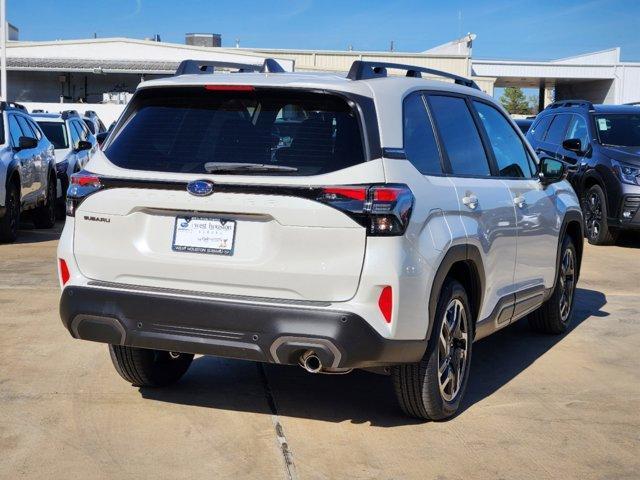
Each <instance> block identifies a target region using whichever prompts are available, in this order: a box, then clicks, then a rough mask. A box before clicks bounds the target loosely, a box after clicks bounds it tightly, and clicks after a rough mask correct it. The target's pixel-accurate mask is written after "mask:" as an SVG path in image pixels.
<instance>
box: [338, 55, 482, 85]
mask: <svg viewBox="0 0 640 480" xmlns="http://www.w3.org/2000/svg"><path fill="white" fill-rule="evenodd" d="M387 68H393V69H397V70H406V71H407V73H406V76H407V77H414V78H422V73H428V74H430V75H434V76H436V77H444V78H449V79H451V80H453V81H454V82H455V83H457V84H458V85H464V86H465V87H471V88H475V89H476V90H480V87H478V84H477V83H476V82H474V81H473V80H470V79H468V78H464V77H461V76H459V75H454V74H453V73H449V72H443V71H442V70H434V69H433V68H427V67H416V66H415V65H404V64H401V63H387V62H370V61H364V60H356V61H355V62H353V63H352V64H351V68H350V69H349V73H348V74H347V78H348V79H349V80H368V79H370V78H380V77H386V76H387Z"/></svg>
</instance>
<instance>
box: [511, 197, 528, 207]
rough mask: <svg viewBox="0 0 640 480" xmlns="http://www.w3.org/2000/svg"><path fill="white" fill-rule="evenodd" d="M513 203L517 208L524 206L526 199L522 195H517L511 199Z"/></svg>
mask: <svg viewBox="0 0 640 480" xmlns="http://www.w3.org/2000/svg"><path fill="white" fill-rule="evenodd" d="M513 203H515V205H516V207H518V208H524V207H525V206H526V205H527V200H526V199H525V198H524V197H523V196H521V195H518V196H517V197H515V198H514V199H513Z"/></svg>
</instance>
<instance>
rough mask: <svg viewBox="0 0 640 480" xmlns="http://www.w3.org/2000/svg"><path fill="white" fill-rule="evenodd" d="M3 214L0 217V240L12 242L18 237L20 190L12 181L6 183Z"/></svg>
mask: <svg viewBox="0 0 640 480" xmlns="http://www.w3.org/2000/svg"><path fill="white" fill-rule="evenodd" d="M6 195H7V196H6V198H5V203H4V205H5V214H4V217H2V218H0V242H2V243H13V242H15V241H16V238H18V227H19V226H20V190H19V189H18V187H17V186H16V185H15V184H14V183H13V182H11V183H9V185H7V194H6Z"/></svg>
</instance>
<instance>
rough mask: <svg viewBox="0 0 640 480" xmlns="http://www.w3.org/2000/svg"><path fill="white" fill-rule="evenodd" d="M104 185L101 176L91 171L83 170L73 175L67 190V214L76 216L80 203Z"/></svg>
mask: <svg viewBox="0 0 640 480" xmlns="http://www.w3.org/2000/svg"><path fill="white" fill-rule="evenodd" d="M102 187H103V184H102V182H101V181H100V177H99V176H97V175H94V174H92V173H89V172H85V171H81V172H78V173H74V174H73V175H71V179H70V181H69V189H68V190H67V202H66V212H67V216H69V217H74V216H75V214H76V210H77V208H78V205H80V203H82V201H83V200H84V199H85V198H87V197H88V196H89V195H91V194H92V193H95V192H97V191H98V190H100V189H101V188H102Z"/></svg>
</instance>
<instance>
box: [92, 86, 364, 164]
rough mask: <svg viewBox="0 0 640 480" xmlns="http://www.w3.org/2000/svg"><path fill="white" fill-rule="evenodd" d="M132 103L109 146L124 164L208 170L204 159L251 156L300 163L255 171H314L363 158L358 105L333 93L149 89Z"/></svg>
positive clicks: (241, 160) (249, 159) (247, 159)
mask: <svg viewBox="0 0 640 480" xmlns="http://www.w3.org/2000/svg"><path fill="white" fill-rule="evenodd" d="M285 106H287V108H286V109H285V108H284V107H285ZM129 108H130V111H133V112H134V113H133V116H132V117H131V118H128V119H127V123H126V125H125V126H124V127H123V128H122V129H121V130H120V131H119V132H118V134H117V136H116V137H114V138H113V140H110V142H109V144H108V146H107V148H106V150H105V154H106V155H107V157H108V158H109V159H110V160H111V161H112V162H113V163H115V164H116V165H118V166H120V167H124V168H132V169H137V170H154V171H166V172H196V173H204V172H206V171H207V167H205V164H207V163H209V164H210V165H209V166H208V168H215V167H216V164H217V165H218V166H219V167H222V166H223V165H220V164H231V165H232V166H233V165H234V164H246V163H253V164H265V165H268V166H275V167H278V166H280V167H289V168H294V169H297V170H295V171H278V172H273V171H271V172H264V171H263V172H256V171H255V170H253V171H251V172H250V174H252V175H253V174H260V173H262V174H269V175H274V174H276V175H317V174H322V173H327V172H332V171H335V170H340V169H343V168H346V167H350V166H353V165H356V164H358V163H361V162H363V161H364V149H363V146H362V137H361V132H360V125H359V122H358V118H357V116H356V113H355V111H354V110H353V108H352V107H351V106H349V104H347V102H346V101H345V100H343V99H342V98H340V97H338V96H335V95H331V94H323V93H312V92H299V91H292V90H287V91H276V90H258V91H248V92H244V91H207V90H205V89H204V88H202V87H198V88H177V89H156V90H152V89H149V90H146V91H145V90H143V91H141V92H140V93H139V94H138V95H137V97H136V100H135V101H134V102H133V103H131V104H130V107H129ZM288 113H292V114H291V115H288ZM236 172H238V173H242V171H241V170H236ZM246 172H247V171H245V173H246ZM221 173H228V172H221ZM231 173H233V172H231Z"/></svg>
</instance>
